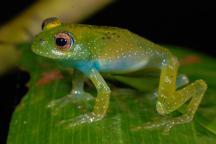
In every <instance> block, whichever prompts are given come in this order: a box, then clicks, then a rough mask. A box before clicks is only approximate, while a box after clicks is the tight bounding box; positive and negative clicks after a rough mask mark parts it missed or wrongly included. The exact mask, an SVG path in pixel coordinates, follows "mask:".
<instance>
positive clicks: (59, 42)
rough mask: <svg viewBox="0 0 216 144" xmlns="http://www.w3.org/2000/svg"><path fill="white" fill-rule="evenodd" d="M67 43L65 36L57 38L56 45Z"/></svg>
mask: <svg viewBox="0 0 216 144" xmlns="http://www.w3.org/2000/svg"><path fill="white" fill-rule="evenodd" d="M66 44H67V40H66V39H64V38H56V45H58V46H65V45H66Z"/></svg>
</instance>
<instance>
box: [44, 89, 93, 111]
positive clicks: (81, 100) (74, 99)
mask: <svg viewBox="0 0 216 144" xmlns="http://www.w3.org/2000/svg"><path fill="white" fill-rule="evenodd" d="M91 100H94V97H93V96H92V95H91V94H89V93H86V92H82V93H74V92H72V93H70V94H68V95H67V96H65V97H63V98H60V99H57V100H53V101H51V102H50V103H49V104H48V105H47V107H48V108H51V109H52V110H53V111H54V113H57V112H58V111H59V110H61V109H62V108H63V107H64V106H66V105H68V104H71V103H72V104H75V105H78V106H79V107H86V106H87V104H88V102H89V101H91Z"/></svg>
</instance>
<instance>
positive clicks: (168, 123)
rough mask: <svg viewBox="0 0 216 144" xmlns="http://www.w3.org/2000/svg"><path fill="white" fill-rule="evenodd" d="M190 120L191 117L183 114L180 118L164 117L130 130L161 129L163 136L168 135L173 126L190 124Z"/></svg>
mask: <svg viewBox="0 0 216 144" xmlns="http://www.w3.org/2000/svg"><path fill="white" fill-rule="evenodd" d="M192 119H193V116H191V115H188V114H184V115H182V116H179V117H175V118H167V117H166V118H161V119H157V120H155V121H152V122H147V123H145V124H144V125H141V126H137V127H134V128H132V130H133V131H138V130H142V129H162V130H163V133H164V134H168V133H169V132H170V130H171V129H172V128H173V127H174V126H176V125H179V124H184V123H188V122H191V121H192Z"/></svg>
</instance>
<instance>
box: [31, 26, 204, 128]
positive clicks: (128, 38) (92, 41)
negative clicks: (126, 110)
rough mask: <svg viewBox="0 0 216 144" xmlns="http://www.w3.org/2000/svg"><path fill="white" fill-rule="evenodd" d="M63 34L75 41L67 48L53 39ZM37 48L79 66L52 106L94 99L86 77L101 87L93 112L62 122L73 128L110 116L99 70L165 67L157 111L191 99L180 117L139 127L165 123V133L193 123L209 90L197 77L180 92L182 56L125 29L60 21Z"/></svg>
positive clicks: (67, 64) (42, 35)
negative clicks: (66, 90) (68, 89)
mask: <svg viewBox="0 0 216 144" xmlns="http://www.w3.org/2000/svg"><path fill="white" fill-rule="evenodd" d="M59 32H67V33H70V34H71V36H72V38H73V40H74V43H73V44H72V45H71V48H70V49H69V50H67V51H62V50H60V49H58V48H57V47H56V43H55V39H54V37H55V35H56V34H57V33H59ZM32 50H33V52H34V53H36V54H38V55H41V56H44V57H48V58H51V59H54V60H56V61H58V62H60V64H61V65H63V66H65V67H70V68H74V69H75V74H74V75H75V76H74V78H75V79H74V80H73V82H72V84H73V88H72V91H71V93H70V94H69V95H68V96H66V97H64V98H62V99H60V100H55V101H52V102H51V103H50V104H49V107H61V106H64V105H65V104H68V103H70V102H72V101H77V99H80V98H81V99H82V100H84V101H86V100H89V99H91V98H92V97H91V96H90V95H89V94H88V93H86V92H84V90H83V83H84V78H85V77H87V78H89V79H90V80H91V81H92V82H93V84H94V85H95V87H96V89H97V92H98V94H97V97H96V100H95V106H94V109H93V111H92V112H90V113H87V114H83V115H80V116H78V117H75V118H73V119H72V120H65V121H63V122H62V123H63V124H67V125H68V127H73V126H77V125H80V124H84V123H91V122H94V121H97V120H100V119H102V118H103V117H104V116H105V114H106V112H107V109H108V106H109V97H110V93H111V90H110V89H109V87H108V86H107V84H106V82H105V80H104V79H103V77H102V76H101V75H100V72H103V73H104V72H105V73H129V72H132V71H136V70H139V69H143V68H158V69H160V70H161V74H160V80H159V86H158V88H157V89H158V91H157V96H158V97H157V103H156V110H157V111H158V113H159V114H161V115H165V114H169V113H171V112H173V111H175V110H177V109H178V108H179V107H180V106H182V105H183V104H184V103H185V102H187V101H189V100H190V102H189V104H188V108H187V110H186V111H185V113H183V114H182V115H181V116H179V117H174V118H170V119H161V121H153V122H149V123H146V124H144V125H143V126H138V127H137V128H136V130H139V129H142V128H147V129H148V128H149V129H151V128H158V127H163V128H164V131H169V130H170V129H171V128H172V127H173V126H175V125H177V124H182V123H186V122H190V121H191V120H192V119H193V116H194V114H195V112H196V110H197V108H198V106H199V104H200V102H201V100H202V97H203V95H204V93H205V91H206V89H207V85H206V83H205V82H204V81H203V80H197V81H195V82H193V83H191V84H189V85H187V86H185V87H183V88H182V89H180V90H176V79H177V71H178V67H179V63H178V60H177V58H176V57H175V56H173V55H172V53H171V52H170V51H169V50H168V49H166V48H163V47H161V46H159V45H157V44H155V43H153V42H151V41H149V40H147V39H145V38H142V37H140V36H138V35H136V34H134V33H132V32H130V31H128V30H126V29H122V28H115V27H105V26H103V27H101V26H92V25H81V24H60V25H58V26H56V27H53V28H50V29H45V30H43V32H41V33H40V34H39V35H37V36H36V37H35V39H34V41H33V44H32ZM182 79H184V78H182ZM181 82H182V83H180V84H179V85H180V86H183V85H185V84H187V81H184V80H183V81H181ZM57 109H58V108H57Z"/></svg>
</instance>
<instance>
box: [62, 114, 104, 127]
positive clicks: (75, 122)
mask: <svg viewBox="0 0 216 144" xmlns="http://www.w3.org/2000/svg"><path fill="white" fill-rule="evenodd" d="M102 118H103V116H102V115H96V114H95V113H93V112H91V113H87V114H83V115H80V116H77V117H75V118H72V119H69V120H62V121H61V122H60V123H59V125H63V126H64V127H65V128H72V127H76V126H80V125H82V124H90V123H93V122H96V121H98V120H101V119H102Z"/></svg>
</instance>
